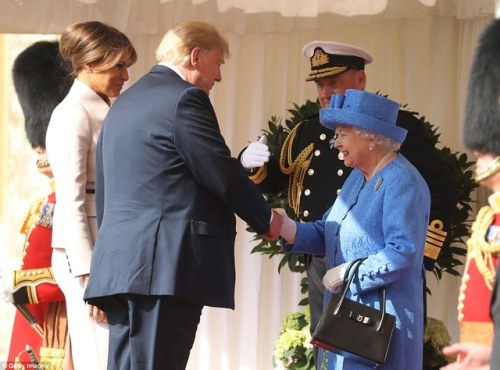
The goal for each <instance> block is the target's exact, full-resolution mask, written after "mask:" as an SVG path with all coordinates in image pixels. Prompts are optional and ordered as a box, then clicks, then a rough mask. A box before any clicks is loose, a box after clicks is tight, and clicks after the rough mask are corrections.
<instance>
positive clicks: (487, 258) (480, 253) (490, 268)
mask: <svg viewBox="0 0 500 370" xmlns="http://www.w3.org/2000/svg"><path fill="white" fill-rule="evenodd" d="M494 218H495V212H494V211H493V209H492V208H490V207H489V206H484V207H482V208H481V209H480V210H479V213H478V214H477V217H476V220H475V221H474V223H473V224H472V235H471V237H470V239H469V240H468V241H467V247H468V250H469V255H470V257H469V258H473V259H474V260H475V261H476V266H477V269H478V270H479V272H480V273H481V275H482V276H483V278H484V282H485V283H486V286H487V287H488V289H489V290H492V289H493V281H494V280H495V265H494V264H493V255H495V254H498V253H499V252H500V243H498V242H493V243H488V241H487V240H486V234H487V233H488V229H489V227H490V226H491V223H492V222H493V219H494Z"/></svg>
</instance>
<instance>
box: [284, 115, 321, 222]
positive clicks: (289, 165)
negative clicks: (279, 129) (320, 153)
mask: <svg viewBox="0 0 500 370" xmlns="http://www.w3.org/2000/svg"><path fill="white" fill-rule="evenodd" d="M303 123H304V121H302V122H299V123H298V124H297V125H296V126H295V127H294V128H293V129H292V131H290V133H289V134H288V136H287V137H286V139H285V142H284V143H283V147H282V148H281V153H280V170H281V172H283V173H284V174H286V175H292V176H290V183H289V185H288V204H289V205H290V207H292V209H293V210H294V212H295V215H296V216H299V214H300V194H301V193H302V188H303V183H304V176H305V174H306V171H307V169H308V168H309V164H310V163H311V158H312V153H313V150H314V143H311V144H309V145H308V146H307V147H305V148H304V149H303V150H302V151H301V152H300V153H299V155H298V156H297V158H296V159H295V161H294V160H293V158H292V146H293V145H292V144H293V141H294V139H295V137H296V135H297V129H298V128H299V126H300V125H302V124H303ZM285 157H286V158H285Z"/></svg>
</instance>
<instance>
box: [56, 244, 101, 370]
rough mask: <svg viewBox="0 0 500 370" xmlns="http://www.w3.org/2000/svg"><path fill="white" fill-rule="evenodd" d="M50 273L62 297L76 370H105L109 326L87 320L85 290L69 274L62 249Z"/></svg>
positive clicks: (78, 280) (66, 260)
mask: <svg viewBox="0 0 500 370" xmlns="http://www.w3.org/2000/svg"><path fill="white" fill-rule="evenodd" d="M52 271H53V272H54V276H55V278H56V281H57V284H59V287H60V288H61V290H62V291H63V293H64V297H65V299H66V309H67V313H68V330H69V336H70V342H71V353H72V357H73V365H74V369H75V370H89V369H93V370H94V369H95V370H105V369H106V364H107V359H108V325H107V324H105V323H98V322H96V321H95V320H93V319H91V318H90V317H89V311H88V306H87V305H86V304H85V302H84V300H83V292H84V290H85V287H84V286H83V284H82V280H81V278H79V277H73V276H72V275H71V273H70V270H69V265H68V259H67V258H66V252H65V250H64V249H60V248H54V250H53V252H52Z"/></svg>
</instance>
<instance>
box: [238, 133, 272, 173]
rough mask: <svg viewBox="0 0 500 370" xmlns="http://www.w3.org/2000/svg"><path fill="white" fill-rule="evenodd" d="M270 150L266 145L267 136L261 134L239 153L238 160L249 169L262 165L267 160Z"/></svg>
mask: <svg viewBox="0 0 500 370" xmlns="http://www.w3.org/2000/svg"><path fill="white" fill-rule="evenodd" d="M270 155H271V152H270V151H269V147H268V146H267V137H266V135H262V136H261V137H260V139H259V140H258V141H254V142H252V143H250V145H248V147H247V148H246V149H245V151H244V152H243V153H242V154H241V157H240V160H241V164H242V165H243V167H245V168H246V169H249V170H251V169H252V168H256V167H262V166H263V165H264V164H265V163H267V162H269V156H270Z"/></svg>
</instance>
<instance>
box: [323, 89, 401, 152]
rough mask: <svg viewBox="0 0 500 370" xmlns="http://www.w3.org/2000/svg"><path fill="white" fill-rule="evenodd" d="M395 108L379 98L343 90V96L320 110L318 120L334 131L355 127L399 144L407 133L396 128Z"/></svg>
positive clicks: (396, 105)
mask: <svg viewBox="0 0 500 370" xmlns="http://www.w3.org/2000/svg"><path fill="white" fill-rule="evenodd" d="M398 112H399V104H398V103H396V102H395V101H392V100H390V99H387V98H385V97H383V96H381V95H377V94H372V93H369V92H366V91H363V90H352V89H349V90H346V91H345V95H341V94H335V95H332V99H331V100H330V107H329V108H322V109H320V112H319V120H320V122H321V124H322V125H323V126H325V127H326V128H328V129H330V130H335V128H336V127H337V125H339V124H340V125H347V126H353V127H358V128H361V129H364V130H367V131H370V132H374V133H376V134H380V135H382V136H385V137H388V138H391V139H393V140H395V141H397V142H398V143H402V142H403V141H404V139H405V138H406V134H407V132H408V131H407V130H405V129H404V128H401V127H398V126H396V119H397V117H398Z"/></svg>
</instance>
